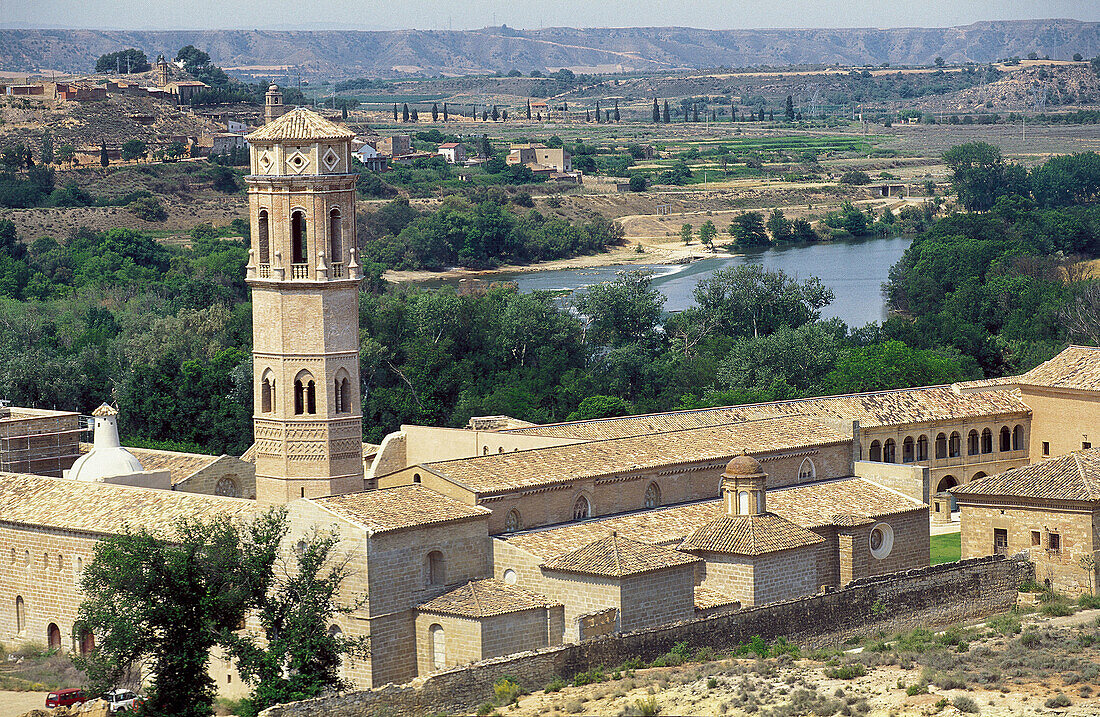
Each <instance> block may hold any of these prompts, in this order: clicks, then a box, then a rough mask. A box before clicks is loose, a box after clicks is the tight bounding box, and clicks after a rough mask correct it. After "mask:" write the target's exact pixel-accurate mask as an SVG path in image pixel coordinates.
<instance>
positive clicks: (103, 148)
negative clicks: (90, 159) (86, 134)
mask: <svg viewBox="0 0 1100 717" xmlns="http://www.w3.org/2000/svg"><path fill="white" fill-rule="evenodd" d="M110 163H111V159H110V157H108V156H107V143H106V142H100V143H99V165H100V166H101V167H106V166H107V165H109V164H110Z"/></svg>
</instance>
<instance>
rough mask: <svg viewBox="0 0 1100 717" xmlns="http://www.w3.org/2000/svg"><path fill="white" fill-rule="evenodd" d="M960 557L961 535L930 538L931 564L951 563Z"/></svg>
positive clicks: (953, 534)
mask: <svg viewBox="0 0 1100 717" xmlns="http://www.w3.org/2000/svg"><path fill="white" fill-rule="evenodd" d="M960 556H962V534H961V533H947V534H945V535H933V536H932V564H933V565H939V564H940V563H952V562H954V561H956V560H958V559H959V557H960Z"/></svg>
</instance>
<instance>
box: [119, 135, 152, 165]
mask: <svg viewBox="0 0 1100 717" xmlns="http://www.w3.org/2000/svg"><path fill="white" fill-rule="evenodd" d="M146 151H148V147H146V145H145V143H144V142H142V141H141V140H140V139H130V140H126V142H124V143H123V145H122V158H123V159H124V160H126V161H130V160H134V159H141V158H142V157H144V156H145V153H146Z"/></svg>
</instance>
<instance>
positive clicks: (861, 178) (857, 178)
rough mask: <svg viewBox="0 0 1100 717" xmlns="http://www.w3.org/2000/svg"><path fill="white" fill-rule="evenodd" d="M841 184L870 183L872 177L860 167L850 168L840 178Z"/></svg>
mask: <svg viewBox="0 0 1100 717" xmlns="http://www.w3.org/2000/svg"><path fill="white" fill-rule="evenodd" d="M838 181H839V182H840V183H841V184H857V185H863V184H870V183H871V177H870V176H868V174H867V173H866V172H864V171H861V170H858V169H850V170H848V171H847V172H845V173H844V174H842V175H840V179H839V180H838Z"/></svg>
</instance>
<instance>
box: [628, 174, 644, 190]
mask: <svg viewBox="0 0 1100 717" xmlns="http://www.w3.org/2000/svg"><path fill="white" fill-rule="evenodd" d="M647 184H648V182H646V178H645V175H644V174H642V173H641V172H634V173H633V174H631V175H630V191H632V192H644V191H645V190H646V185H647Z"/></svg>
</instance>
